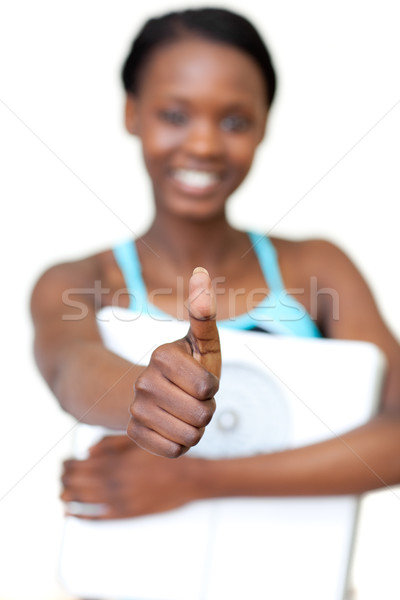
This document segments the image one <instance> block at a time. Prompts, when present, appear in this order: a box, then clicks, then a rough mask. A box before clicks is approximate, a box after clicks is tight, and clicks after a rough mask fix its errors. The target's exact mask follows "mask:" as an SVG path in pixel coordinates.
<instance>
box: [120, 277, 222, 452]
mask: <svg viewBox="0 0 400 600" xmlns="http://www.w3.org/2000/svg"><path fill="white" fill-rule="evenodd" d="M189 318H190V328H189V331H188V334H187V335H186V337H185V338H183V339H181V340H178V341H176V342H173V343H171V344H164V345H163V346H159V347H158V348H157V349H156V350H155V351H154V352H153V354H152V357H151V360H150V363H149V366H148V367H147V368H146V369H145V371H144V372H143V373H142V375H140V376H139V378H138V379H137V380H136V383H135V395H134V400H133V402H132V404H131V407H130V421H129V424H128V428H127V433H128V436H129V437H130V438H131V439H132V440H133V441H134V442H136V444H138V445H139V446H140V447H141V448H143V449H145V450H147V451H148V452H151V453H153V454H157V455H159V456H165V457H168V458H177V457H178V456H181V455H182V454H184V453H185V452H187V451H188V450H189V448H190V447H192V446H195V445H196V444H197V443H198V442H199V441H200V439H201V437H202V435H203V433H204V428H205V427H206V425H208V423H209V422H210V420H211V418H212V416H213V414H214V411H215V400H214V394H215V393H216V392H217V390H218V386H219V376H220V371H221V351H220V344H219V336H218V330H217V325H216V321H215V319H216V303H215V295H214V291H213V289H212V285H211V280H210V277H209V275H208V273H207V271H206V270H205V269H202V268H201V267H199V268H197V269H195V270H194V272H193V275H192V277H191V279H190V282H189Z"/></svg>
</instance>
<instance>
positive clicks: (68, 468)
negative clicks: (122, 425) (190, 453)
mask: <svg viewBox="0 0 400 600" xmlns="http://www.w3.org/2000/svg"><path fill="white" fill-rule="evenodd" d="M191 462H192V459H189V458H184V459H182V460H179V461H170V460H167V459H165V458H160V457H158V456H154V455H152V454H149V453H148V452H145V451H143V450H141V448H138V446H137V445H136V444H134V443H133V442H132V441H131V440H130V439H129V438H128V437H127V436H125V435H121V436H119V435H118V436H117V435H116V436H109V437H105V438H103V439H102V440H101V441H100V442H99V443H97V444H96V445H95V446H92V448H91V449H90V454H89V458H87V459H86V460H67V461H65V462H64V471H63V475H62V483H63V491H62V494H61V499H62V500H64V501H65V502H78V503H89V504H99V505H102V506H101V508H102V509H104V510H101V511H99V514H98V515H96V516H90V515H88V514H85V511H84V510H82V513H81V514H79V509H77V511H75V510H74V511H73V512H70V511H69V510H68V507H67V514H73V515H74V516H77V517H80V518H84V519H92V520H93V519H97V520H98V519H103V520H104V519H124V518H130V517H137V516H141V515H146V514H152V513H158V512H163V511H167V510H171V509H174V508H178V507H179V506H182V505H183V504H185V503H186V502H189V501H191V500H194V499H196V497H198V496H199V495H200V493H201V492H200V491H199V490H196V487H195V481H194V478H193V477H190V472H191V467H192V465H191V464H190V463H191Z"/></svg>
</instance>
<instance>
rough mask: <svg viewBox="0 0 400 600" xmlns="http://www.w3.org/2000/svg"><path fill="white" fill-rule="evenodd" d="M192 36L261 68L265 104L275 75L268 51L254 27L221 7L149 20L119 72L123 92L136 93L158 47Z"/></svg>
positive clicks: (271, 97) (269, 101) (273, 93)
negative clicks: (221, 45)
mask: <svg viewBox="0 0 400 600" xmlns="http://www.w3.org/2000/svg"><path fill="white" fill-rule="evenodd" d="M191 34H195V35H197V36H199V37H202V38H205V39H209V40H212V41H215V42H220V43H224V44H229V45H231V46H234V47H236V48H238V49H239V50H242V51H243V52H245V53H246V54H247V55H248V56H251V57H252V58H253V60H254V61H255V62H256V63H257V65H258V66H259V67H260V69H261V72H262V75H263V77H264V81H265V85H266V92H267V101H268V105H271V103H272V100H273V98H274V95H275V89H276V75H275V71H274V67H273V65H272V61H271V57H270V55H269V52H268V50H267V48H266V46H265V44H264V42H263V40H262V38H261V36H260V34H259V33H258V31H257V30H256V29H255V27H254V26H253V25H252V24H251V23H250V22H249V21H248V20H247V19H245V18H244V17H242V16H240V15H238V14H236V13H233V12H231V11H229V10H225V9H220V8H200V9H189V10H184V11H179V12H170V13H168V14H165V15H162V16H160V17H156V18H153V19H149V20H148V21H147V22H146V23H145V24H144V26H143V27H142V29H141V31H140V32H139V34H138V35H137V37H136V39H135V40H134V41H133V44H132V47H131V50H130V53H129V55H128V57H127V59H126V61H125V63H124V66H123V69H122V80H123V84H124V87H125V90H126V92H129V93H132V94H137V93H138V91H139V86H140V78H141V74H142V72H143V69H144V67H145V65H146V61H147V60H148V58H149V57H150V55H151V53H152V52H153V51H154V50H156V49H157V48H159V47H161V46H165V45H167V44H171V43H173V42H176V41H179V40H182V39H185V38H187V37H188V36H189V35H191Z"/></svg>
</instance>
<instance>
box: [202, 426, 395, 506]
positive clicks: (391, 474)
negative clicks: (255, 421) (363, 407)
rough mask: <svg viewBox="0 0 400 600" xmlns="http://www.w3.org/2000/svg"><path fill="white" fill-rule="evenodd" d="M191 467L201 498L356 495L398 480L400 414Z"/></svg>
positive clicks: (389, 484)
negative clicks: (289, 446)
mask: <svg viewBox="0 0 400 600" xmlns="http://www.w3.org/2000/svg"><path fill="white" fill-rule="evenodd" d="M194 466H195V468H196V472H197V475H198V479H199V481H201V482H202V486H203V493H202V497H227V496H309V495H310V496H313V495H335V494H359V493H362V492H365V491H368V490H372V489H376V488H380V487H385V486H391V485H396V484H398V483H400V416H395V417H391V418H389V417H388V416H384V415H381V416H379V417H377V418H375V419H374V420H372V421H370V422H369V423H368V424H366V425H364V426H363V427H360V428H358V429H356V430H353V431H351V432H349V433H347V434H345V435H343V436H341V437H340V438H334V439H332V440H328V441H325V442H322V443H319V444H315V445H312V446H307V447H303V448H298V449H294V450H289V451H285V452H278V453H274V454H268V455H258V456H254V457H251V458H242V459H229V460H216V461H199V462H198V464H197V465H194Z"/></svg>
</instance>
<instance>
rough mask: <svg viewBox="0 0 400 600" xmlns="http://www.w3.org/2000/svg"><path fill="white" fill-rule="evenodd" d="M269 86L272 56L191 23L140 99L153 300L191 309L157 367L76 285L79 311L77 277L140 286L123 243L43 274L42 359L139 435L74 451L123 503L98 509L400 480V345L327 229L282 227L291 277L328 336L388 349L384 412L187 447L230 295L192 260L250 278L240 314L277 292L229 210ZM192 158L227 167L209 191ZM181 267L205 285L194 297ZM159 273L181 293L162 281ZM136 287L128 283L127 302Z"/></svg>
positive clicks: (87, 411) (233, 284) (90, 492)
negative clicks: (135, 356) (347, 424)
mask: <svg viewBox="0 0 400 600" xmlns="http://www.w3.org/2000/svg"><path fill="white" fill-rule="evenodd" d="M264 86H265V84H264V80H263V77H262V75H261V73H260V72H259V70H258V66H257V65H256V64H254V63H253V61H252V59H251V58H249V57H247V56H246V55H245V54H243V53H242V52H241V51H238V50H237V49H235V48H233V47H230V46H225V45H222V44H215V43H212V42H210V41H205V40H202V39H197V38H190V39H189V38H188V39H184V40H182V41H180V42H177V43H174V44H172V45H170V46H168V47H166V48H163V49H162V51H155V52H154V54H153V56H152V58H151V60H150V61H149V63H148V65H147V69H146V71H145V73H144V75H143V78H142V82H141V87H140V90H139V93H138V95H137V96H135V97H133V96H128V98H127V101H126V127H127V129H128V131H129V132H130V133H132V135H134V136H136V137H137V138H138V139H139V141H140V143H141V145H142V149H143V156H144V160H145V164H146V167H147V170H148V172H149V176H150V178H151V181H152V185H153V191H154V201H155V206H156V215H155V218H154V221H153V223H152V225H151V227H150V228H149V230H148V231H147V232H146V234H145V235H144V236H143V237H142V238H141V239H139V240H137V241H136V246H137V250H138V253H139V256H140V261H141V264H142V270H143V277H144V281H145V284H146V288H147V292H148V295H149V297H150V298H152V300H153V302H154V304H156V305H157V306H158V307H159V308H161V309H162V310H164V311H165V312H167V313H169V314H171V315H173V316H177V317H180V318H182V317H183V318H187V319H190V329H189V331H188V335H187V336H186V337H185V338H184V339H183V340H177V341H176V342H174V343H172V344H168V345H165V346H162V347H160V348H158V349H157V350H156V351H155V352H154V353H153V355H152V358H151V360H150V363H149V366H148V367H146V368H145V367H143V366H138V365H132V364H130V363H129V362H128V361H126V360H124V359H122V358H120V357H118V356H116V355H114V354H113V353H111V352H110V351H108V350H107V349H106V348H105V347H104V346H103V344H102V341H101V339H100V336H99V333H98V330H97V326H96V321H95V311H96V305H95V302H94V299H93V297H91V296H90V295H88V294H82V295H80V296H79V294H77V295H76V296H74V299H75V300H77V301H80V302H81V303H82V306H84V307H85V310H86V312H87V314H86V316H85V318H83V319H79V320H65V315H66V314H69V315H70V316H74V315H75V316H76V315H77V314H78V312H79V311H78V309H77V308H74V307H73V306H71V305H70V303H69V305H66V304H65V302H64V303H63V301H62V297H63V292H65V290H67V289H69V288H74V289H76V288H80V287H81V288H88V287H92V286H93V285H94V281H96V280H99V281H101V284H102V287H104V288H108V289H109V293H105V294H103V296H102V299H101V300H102V305H104V306H106V305H109V304H111V303H112V302H113V298H114V299H115V293H116V292H117V291H118V290H120V289H123V288H124V287H125V283H124V281H123V277H122V274H121V272H120V270H119V268H118V266H117V265H116V263H115V260H114V258H113V254H112V252H111V251H110V250H108V251H105V252H103V253H101V254H97V255H95V256H91V257H89V258H86V259H83V260H81V261H77V262H73V263H68V264H63V265H57V266H55V267H53V268H52V269H50V270H49V271H47V272H46V273H45V274H44V275H43V276H42V278H41V279H40V280H39V282H38V283H37V285H36V287H35V290H34V293H33V296H32V315H33V319H34V323H35V330H36V341H35V352H36V359H37V362H38V365H39V367H40V369H41V371H42V373H43V375H44V377H45V379H46V380H47V382H48V384H49V386H50V387H51V389H52V390H53V392H54V393H55V395H56V396H57V398H58V400H59V402H60V404H61V406H62V407H63V408H64V409H65V410H66V411H68V412H70V413H71V414H73V415H74V416H75V417H77V418H78V419H80V420H82V421H84V422H87V423H92V424H101V425H105V426H107V427H111V428H115V429H127V434H128V436H113V437H110V438H106V439H104V440H102V441H101V442H100V443H99V444H97V445H95V446H94V447H93V448H92V449H91V453H90V456H89V458H88V459H87V460H83V461H77V460H69V461H66V463H65V464H64V471H63V478H62V480H63V486H64V488H63V492H62V498H63V500H65V501H71V500H76V501H83V502H85V501H86V502H102V503H103V502H104V503H105V504H106V505H107V506H108V512H107V513H106V514H105V515H104V516H103V517H97V518H122V517H130V516H136V515H142V514H148V513H154V512H160V511H164V510H168V509H171V508H174V507H178V506H181V505H182V504H185V503H186V502H188V501H191V500H195V499H199V498H211V497H223V496H225V497H227V496H235V495H240V496H245V495H252V496H277V495H278V496H279V495H322V494H343V493H361V492H364V491H366V490H370V489H374V488H378V487H382V486H385V485H394V484H397V483H399V482H400V452H399V449H400V347H399V345H398V343H397V342H396V340H395V339H394V337H393V335H392V334H391V333H390V331H389V330H388V328H387V327H386V325H385V323H384V322H383V320H382V318H381V316H380V314H379V312H378V310H377V307H376V304H375V302H374V299H373V297H372V295H371V292H370V291H369V289H368V287H367V285H366V283H365V281H364V280H363V278H362V277H361V275H360V273H359V272H358V271H357V269H356V268H355V266H354V265H353V264H352V263H351V261H350V260H349V259H348V258H347V257H346V256H345V255H344V254H343V253H342V252H341V251H340V250H339V249H338V248H337V247H335V246H334V245H332V244H330V243H328V242H325V241H321V240H307V241H301V242H298V241H296V242H293V241H289V240H284V239H278V238H271V240H272V243H273V244H274V246H275V247H276V250H277V252H278V257H279V265H280V268H281V272H282V277H283V280H284V283H285V286H286V288H287V289H297V290H299V291H298V292H297V293H294V294H293V296H294V297H295V298H296V299H297V300H298V301H299V302H300V303H301V304H303V306H304V307H305V308H306V309H307V310H308V311H309V312H310V313H312V314H313V315H315V319H316V322H317V325H318V326H319V328H320V330H321V331H322V332H323V334H324V336H326V337H329V338H339V339H358V340H366V341H370V342H373V343H375V344H377V345H378V346H379V347H380V348H381V349H382V350H383V351H384V353H385V354H386V357H387V360H388V371H387V379H386V384H385V387H384V391H383V395H382V402H381V408H380V412H379V414H378V415H377V416H376V417H375V418H374V419H372V420H371V421H370V422H369V423H367V424H365V425H364V426H362V427H359V428H358V429H357V430H354V431H351V432H349V433H347V434H346V435H344V436H342V439H341V440H339V439H332V440H329V441H326V442H323V443H320V444H315V445H314V446H308V447H305V448H299V449H295V450H290V451H286V452H279V453H274V454H270V455H258V456H255V457H251V458H243V459H230V460H214V461H207V460H202V459H193V458H190V459H189V458H186V457H184V456H182V455H183V454H185V452H186V451H187V450H188V448H189V447H191V446H192V445H194V444H196V443H197V442H198V441H199V439H200V438H201V436H202V434H203V432H204V428H205V427H206V426H207V423H208V422H209V420H210V419H211V417H212V413H213V411H214V408H215V404H214V400H213V396H214V394H215V393H216V391H217V389H218V376H219V370H220V354H219V341H218V333H217V328H216V326H215V310H216V302H215V296H214V295H213V290H212V287H211V283H210V280H209V277H208V275H207V274H205V273H204V272H200V273H197V274H195V275H194V276H192V271H193V268H194V267H195V266H196V265H202V266H203V267H205V268H206V269H207V270H208V272H209V273H210V274H211V276H212V277H213V278H216V277H223V278H224V287H225V289H226V290H228V289H231V290H237V289H239V288H243V289H244V291H245V293H244V294H241V295H237V297H236V304H235V306H234V310H235V314H237V315H239V314H241V313H243V312H246V310H249V309H250V308H251V306H249V305H248V302H247V300H248V298H249V297H250V296H251V292H252V291H253V290H255V289H258V290H259V292H258V295H255V296H254V297H253V303H254V304H256V303H258V302H259V301H260V300H261V297H262V296H263V295H267V294H268V288H267V285H266V282H265V281H264V278H263V274H262V272H261V269H260V267H259V264H258V260H257V258H256V256H255V254H254V252H253V251H252V250H251V251H248V250H249V241H248V238H247V235H246V234H245V233H243V232H241V231H238V230H236V229H234V228H232V227H231V226H230V225H229V223H228V222H227V220H226V216H225V207H226V202H227V200H228V198H229V196H230V195H231V194H232V193H233V192H234V190H235V189H236V188H237V187H238V186H239V185H240V183H241V182H242V181H243V179H244V178H245V177H246V175H247V173H248V172H249V170H250V168H251V164H252V161H253V157H254V154H255V152H256V150H257V147H258V145H259V143H260V142H261V140H262V139H263V137H264V132H265V125H266V120H267V115H268V109H267V106H266V97H265V87H264ZM181 168H186V169H197V170H203V171H207V172H213V173H215V174H216V177H217V178H218V179H217V183H215V185H211V186H210V187H209V189H207V190H205V191H200V192H199V190H193V189H190V188H188V187H187V186H186V187H185V185H183V184H182V183H181V182H180V181H177V179H176V177H174V173H176V169H181ZM311 277H316V278H317V282H318V287H319V289H322V288H331V289H333V290H335V291H336V293H337V295H338V298H339V301H340V318H339V319H337V318H335V315H334V312H333V310H332V303H331V302H330V299H329V297H328V296H327V295H326V294H320V295H319V296H318V298H317V302H316V303H315V302H314V300H313V297H312V294H311V293H310V281H311ZM178 278H180V279H179V281H183V282H184V297H190V298H191V301H190V304H189V313H188V312H187V309H186V308H185V306H184V305H182V302H181V299H180V298H181V296H180V293H179V285H178ZM160 288H170V289H171V288H172V293H168V294H164V295H163V294H158V293H156V292H157V290H159V289H160ZM127 300H128V298H127V296H126V295H125V296H124V295H121V294H120V295H118V304H119V305H121V306H127ZM97 308H98V307H97ZM231 311H232V299H231V298H230V297H229V294H228V293H227V292H226V293H224V294H219V295H218V306H217V314H216V316H217V319H224V318H227V317H228V316H230V315H231ZM63 317H64V318H63ZM133 386H135V391H134V397H133V398H132V392H131V390H132V387H133ZM217 400H218V397H217ZM179 456H182V457H181V458H179V460H168V458H176V457H179Z"/></svg>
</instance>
